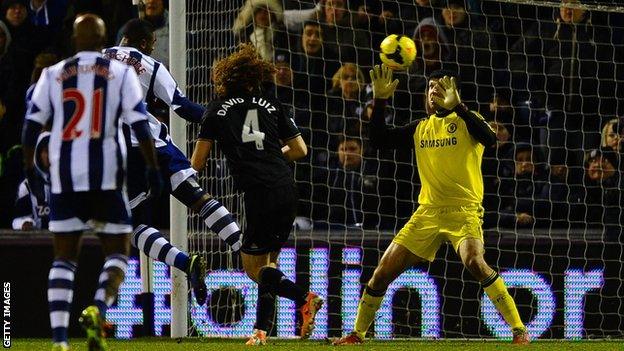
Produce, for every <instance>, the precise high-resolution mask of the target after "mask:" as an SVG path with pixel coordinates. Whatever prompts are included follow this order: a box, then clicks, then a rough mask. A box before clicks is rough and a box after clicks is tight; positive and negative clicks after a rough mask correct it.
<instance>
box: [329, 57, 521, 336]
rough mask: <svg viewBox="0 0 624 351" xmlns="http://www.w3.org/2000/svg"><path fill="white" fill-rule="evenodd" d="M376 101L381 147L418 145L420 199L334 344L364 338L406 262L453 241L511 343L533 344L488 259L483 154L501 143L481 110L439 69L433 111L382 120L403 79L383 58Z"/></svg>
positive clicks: (429, 256)
mask: <svg viewBox="0 0 624 351" xmlns="http://www.w3.org/2000/svg"><path fill="white" fill-rule="evenodd" d="M370 74H371V81H372V85H373V95H374V98H375V103H374V106H373V115H372V118H371V125H370V129H369V130H370V132H369V138H370V141H371V144H372V145H373V146H374V147H375V148H379V149H402V148H410V149H414V151H415V153H416V162H417V165H418V174H419V175H420V179H421V181H422V189H421V191H420V195H419V197H418V202H419V204H420V206H419V207H418V209H417V210H416V212H415V213H414V214H413V215H412V217H411V218H410V220H409V221H408V222H407V224H405V226H404V227H403V228H402V229H401V230H400V231H399V233H398V234H397V235H396V237H395V238H394V240H393V241H392V243H391V244H390V246H388V248H387V249H386V252H385V253H384V255H383V257H382V258H381V261H380V262H379V265H378V266H377V268H376V269H375V272H374V273H373V277H372V278H371V279H370V280H369V281H368V284H367V285H366V288H365V289H364V293H363V294H362V297H361V298H360V303H359V306H358V312H357V317H356V321H355V330H354V331H353V332H352V333H351V334H349V335H347V336H344V337H342V338H339V339H336V340H334V341H333V344H334V345H351V344H360V343H362V342H363V341H364V337H365V335H366V331H367V330H368V328H369V326H370V324H371V323H372V321H373V320H374V319H375V313H376V312H377V310H378V309H379V306H380V305H381V301H382V299H383V296H384V295H385V293H386V289H387V288H388V286H389V285H390V284H391V283H392V282H393V281H394V280H395V279H396V278H397V277H398V276H399V275H400V274H401V273H403V272H404V271H405V270H406V269H408V268H410V267H411V266H413V265H415V264H417V263H419V262H423V261H433V259H434V258H435V255H436V252H437V251H438V249H439V247H440V245H441V244H442V243H443V242H445V241H449V242H451V244H452V245H453V248H454V249H455V251H456V252H457V254H458V255H459V257H460V258H461V260H462V262H463V264H464V265H465V266H466V269H468V271H469V272H470V273H471V274H472V276H473V277H475V278H476V279H478V280H479V282H481V285H482V286H483V288H484V290H485V292H486V293H487V295H488V296H489V298H490V300H491V301H492V302H493V303H494V306H496V309H497V310H498V311H499V312H500V313H501V314H502V316H503V318H504V319H505V321H506V322H507V323H508V324H509V325H510V326H511V328H512V331H513V343H515V344H528V343H529V335H528V333H527V330H526V327H525V326H524V324H523V323H522V321H521V320H520V316H519V314H518V310H517V309H516V305H515V303H514V301H513V298H512V297H511V296H510V295H509V293H508V292H507V287H506V286H505V283H504V282H503V280H502V278H501V277H500V276H499V275H498V273H497V272H496V271H494V270H493V269H492V268H490V266H488V264H487V263H486V262H485V260H484V258H483V253H484V248H483V230H482V228H481V224H482V218H483V207H481V202H482V201H483V178H482V176H481V158H482V155H483V150H484V148H485V147H489V146H491V145H493V144H494V143H495V142H496V135H495V133H494V131H493V130H492V129H491V128H490V127H489V126H488V124H487V123H486V122H485V121H484V119H483V117H481V115H479V114H478V113H477V112H474V111H470V110H468V108H467V107H466V105H464V104H463V103H461V99H460V96H459V92H458V90H457V86H456V82H455V77H453V74H452V73H448V72H445V71H437V72H433V73H432V74H431V75H430V78H429V82H428V87H427V89H428V90H427V105H428V109H429V111H435V113H432V114H431V115H430V116H429V117H428V118H424V119H421V120H418V121H415V122H413V123H411V124H409V125H406V126H403V127H399V128H388V127H387V126H386V124H385V121H384V109H385V105H386V99H388V98H390V97H391V96H392V94H393V93H394V90H395V88H396V86H397V84H398V80H394V81H393V80H392V70H390V69H389V68H387V67H386V66H385V65H382V66H381V68H380V67H379V66H375V67H374V70H371V72H370Z"/></svg>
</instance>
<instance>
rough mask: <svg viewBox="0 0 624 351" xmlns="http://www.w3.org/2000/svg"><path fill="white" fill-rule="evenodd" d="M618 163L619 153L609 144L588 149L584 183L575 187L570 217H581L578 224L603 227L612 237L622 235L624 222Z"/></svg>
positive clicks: (577, 218) (616, 238)
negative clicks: (606, 146)
mask: <svg viewBox="0 0 624 351" xmlns="http://www.w3.org/2000/svg"><path fill="white" fill-rule="evenodd" d="M619 164H620V157H619V155H618V154H617V153H616V152H615V151H613V150H612V149H610V148H600V149H596V150H592V151H590V152H589V153H587V161H586V162H585V167H586V168H585V182H584V183H585V184H584V185H585V186H578V187H575V188H574V189H575V192H574V194H573V197H572V199H571V200H573V202H572V204H573V205H572V208H573V209H572V215H571V219H574V220H580V221H581V222H580V223H578V222H577V224H581V225H584V224H587V225H589V227H599V228H604V229H605V234H606V235H607V236H608V237H609V238H610V239H613V240H618V239H619V240H621V239H622V236H621V231H622V224H624V221H623V220H624V218H623V210H622V209H623V208H624V201H623V197H622V189H621V187H622V178H621V177H622V176H621V173H620V171H619Z"/></svg>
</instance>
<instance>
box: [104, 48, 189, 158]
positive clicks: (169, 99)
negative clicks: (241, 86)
mask: <svg viewBox="0 0 624 351" xmlns="http://www.w3.org/2000/svg"><path fill="white" fill-rule="evenodd" d="M103 52H104V57H105V58H108V59H113V60H117V61H120V62H123V63H125V64H126V65H128V66H131V67H133V68H134V70H135V72H136V73H137V74H138V76H139V81H140V82H141V88H142V89H143V97H144V99H145V100H147V101H148V102H149V100H151V99H152V98H153V97H157V98H159V99H160V100H162V101H164V102H165V103H166V104H167V105H168V106H170V107H171V108H173V109H174V110H177V109H178V108H179V107H181V106H182V105H183V104H185V103H186V102H187V101H188V99H186V97H185V96H184V94H182V92H181V91H180V89H178V83H177V82H176V81H175V79H173V77H172V76H171V73H169V71H168V70H167V68H166V67H165V66H164V65H163V64H161V63H160V62H158V61H157V60H155V59H154V58H152V57H151V56H149V55H145V54H143V53H142V52H140V51H139V50H137V49H135V48H133V47H126V46H115V47H111V48H108V49H104V51H103ZM148 116H149V117H148V118H149V124H150V131H151V133H152V137H153V138H154V142H155V145H156V147H163V146H165V145H166V144H167V142H168V141H170V140H171V137H170V136H169V131H168V129H167V126H166V125H165V124H164V123H161V122H160V121H159V120H158V119H157V118H156V117H154V116H153V115H151V114H150V113H149V112H148ZM182 117H184V118H186V117H185V116H182ZM131 141H132V145H133V146H136V145H138V141H137V139H136V136H135V135H134V132H132V133H131Z"/></svg>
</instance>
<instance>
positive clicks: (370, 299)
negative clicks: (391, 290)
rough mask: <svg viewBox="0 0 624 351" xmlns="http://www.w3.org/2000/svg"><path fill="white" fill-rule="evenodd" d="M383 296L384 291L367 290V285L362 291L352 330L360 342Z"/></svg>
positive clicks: (373, 318)
mask: <svg viewBox="0 0 624 351" xmlns="http://www.w3.org/2000/svg"><path fill="white" fill-rule="evenodd" d="M385 294H386V291H385V290H384V291H378V290H373V289H371V288H369V287H368V285H367V286H366V288H365V289H364V293H363V294H362V297H361V298H360V303H359V304H358V312H357V316H356V317H355V330H354V331H355V332H356V333H357V334H358V336H359V337H360V338H361V339H362V340H364V337H365V336H366V332H367V331H368V328H369V327H370V325H371V323H372V322H373V320H375V314H376V313H377V310H378V309H379V306H381V301H382V300H383V297H384V295H385Z"/></svg>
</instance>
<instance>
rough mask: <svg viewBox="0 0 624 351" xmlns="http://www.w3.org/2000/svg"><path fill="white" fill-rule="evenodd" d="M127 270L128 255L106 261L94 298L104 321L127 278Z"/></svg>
mask: <svg viewBox="0 0 624 351" xmlns="http://www.w3.org/2000/svg"><path fill="white" fill-rule="evenodd" d="M126 268H128V257H127V256H126V255H122V254H114V255H110V256H107V257H106V258H105V259H104V267H102V273H100V279H99V280H98V288H97V290H96V291H95V297H94V298H93V300H94V302H95V305H96V306H97V308H98V310H99V311H100V316H102V319H106V311H107V310H108V308H109V307H110V306H112V304H113V302H115V299H116V298H117V291H118V289H119V285H121V283H122V282H123V279H124V277H125V274H126Z"/></svg>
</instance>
